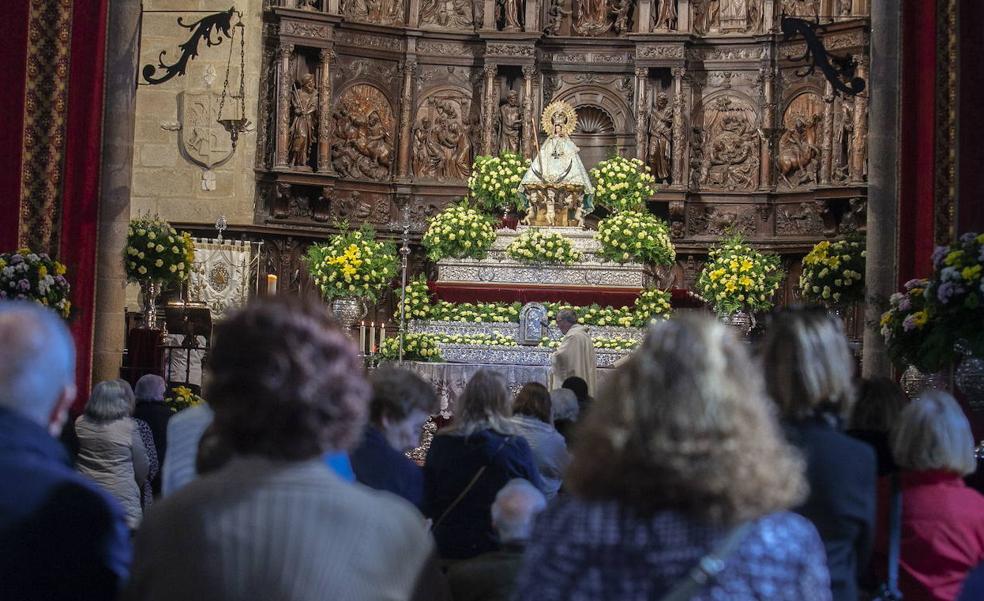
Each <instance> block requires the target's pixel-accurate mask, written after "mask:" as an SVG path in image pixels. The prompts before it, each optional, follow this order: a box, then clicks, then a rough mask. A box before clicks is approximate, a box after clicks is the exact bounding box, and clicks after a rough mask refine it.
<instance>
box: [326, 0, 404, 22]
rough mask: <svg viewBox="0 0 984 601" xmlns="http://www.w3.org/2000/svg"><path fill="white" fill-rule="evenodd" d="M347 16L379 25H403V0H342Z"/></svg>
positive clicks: (341, 10) (344, 13) (342, 8)
mask: <svg viewBox="0 0 984 601" xmlns="http://www.w3.org/2000/svg"><path fill="white" fill-rule="evenodd" d="M339 10H340V12H341V13H342V15H344V16H345V18H347V19H349V20H352V21H361V22H363V23H376V24H378V25H403V13H404V10H405V9H404V5H403V0H341V7H340V9H339Z"/></svg>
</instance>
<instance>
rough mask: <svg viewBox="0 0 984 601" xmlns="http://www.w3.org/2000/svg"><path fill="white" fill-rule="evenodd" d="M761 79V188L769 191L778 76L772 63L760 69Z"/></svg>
mask: <svg viewBox="0 0 984 601" xmlns="http://www.w3.org/2000/svg"><path fill="white" fill-rule="evenodd" d="M759 79H760V80H761V82H762V98H763V100H764V102H763V103H762V129H763V131H764V132H765V136H764V139H763V140H762V153H761V155H760V158H759V180H760V181H759V188H761V189H763V190H768V189H769V188H770V187H771V186H772V152H773V145H774V144H775V140H776V135H775V128H776V100H775V95H776V75H775V73H774V72H773V70H772V64H771V63H765V64H764V65H763V66H762V67H761V68H760V69H759Z"/></svg>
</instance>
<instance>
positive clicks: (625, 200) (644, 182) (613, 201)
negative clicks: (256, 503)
mask: <svg viewBox="0 0 984 601" xmlns="http://www.w3.org/2000/svg"><path fill="white" fill-rule="evenodd" d="M591 179H592V180H594V185H595V191H594V200H595V203H596V204H599V205H601V206H603V207H605V208H607V209H608V210H610V211H612V212H614V213H618V212H622V211H634V212H639V211H644V210H645V209H646V201H647V200H649V199H650V198H651V197H652V195H653V194H655V193H656V178H655V177H653V174H652V168H651V167H650V166H649V165H646V164H644V163H643V162H642V161H641V160H640V159H627V158H625V157H621V156H616V157H612V158H610V159H608V160H606V161H602V162H600V163H598V165H597V166H596V167H595V168H594V169H592V170H591Z"/></svg>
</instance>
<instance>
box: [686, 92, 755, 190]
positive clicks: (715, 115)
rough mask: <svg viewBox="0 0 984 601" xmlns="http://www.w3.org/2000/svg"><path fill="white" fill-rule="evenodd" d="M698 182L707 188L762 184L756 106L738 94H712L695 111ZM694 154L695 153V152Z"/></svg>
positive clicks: (738, 188) (749, 187) (727, 188)
mask: <svg viewBox="0 0 984 601" xmlns="http://www.w3.org/2000/svg"><path fill="white" fill-rule="evenodd" d="M695 112H696V114H697V115H699V116H698V118H697V119H698V121H697V122H698V123H703V129H700V128H697V131H695V134H696V135H695V138H696V139H695V140H694V143H695V145H697V146H698V149H697V150H696V152H695V155H696V156H699V159H698V160H699V166H696V167H697V168H698V169H699V174H698V175H697V178H696V179H697V182H698V183H699V185H700V188H701V189H704V190H715V189H716V190H754V189H755V188H757V187H758V183H759V164H760V153H759V147H760V145H761V138H760V135H759V133H758V131H757V126H756V123H757V116H756V111H755V106H754V104H752V103H751V102H750V101H749V100H747V99H746V98H744V97H740V96H738V95H736V94H734V93H717V94H712V95H711V96H710V97H708V98H707V99H705V100H704V104H703V105H702V106H701V107H699V108H698V110H697V111H695ZM692 156H694V155H692Z"/></svg>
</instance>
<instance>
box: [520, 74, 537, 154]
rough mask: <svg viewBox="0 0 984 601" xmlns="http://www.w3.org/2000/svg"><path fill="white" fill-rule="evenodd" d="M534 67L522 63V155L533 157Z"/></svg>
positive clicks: (534, 124) (534, 133)
mask: <svg viewBox="0 0 984 601" xmlns="http://www.w3.org/2000/svg"><path fill="white" fill-rule="evenodd" d="M535 76H536V67H534V66H533V65H523V129H522V131H523V132H524V133H525V135H524V136H523V156H524V157H526V158H532V157H533V136H535V135H536V134H537V131H536V130H537V128H536V115H534V114H533V78H534V77H535Z"/></svg>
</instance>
